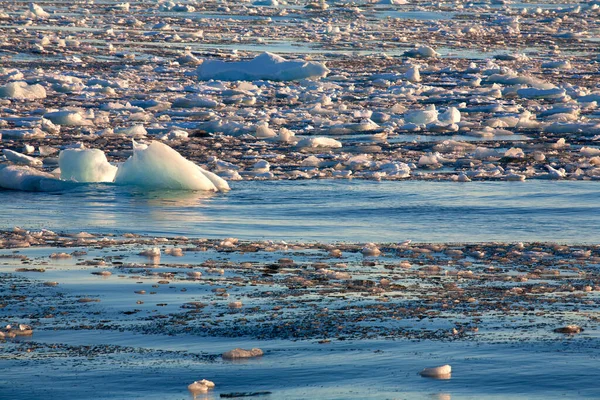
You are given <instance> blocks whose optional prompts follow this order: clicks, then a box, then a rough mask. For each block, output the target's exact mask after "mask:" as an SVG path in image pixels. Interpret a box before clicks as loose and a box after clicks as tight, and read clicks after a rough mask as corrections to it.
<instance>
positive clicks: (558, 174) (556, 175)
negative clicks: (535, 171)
mask: <svg viewBox="0 0 600 400" xmlns="http://www.w3.org/2000/svg"><path fill="white" fill-rule="evenodd" d="M546 169H547V170H548V175H549V176H550V178H551V179H562V178H564V177H566V176H567V173H566V171H565V170H564V169H563V168H559V169H556V168H553V167H552V166H550V165H546Z"/></svg>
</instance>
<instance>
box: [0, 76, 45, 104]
mask: <svg viewBox="0 0 600 400" xmlns="http://www.w3.org/2000/svg"><path fill="white" fill-rule="evenodd" d="M0 97H3V98H8V99H16V100H36V99H45V98H46V89H44V87H43V86H42V85H28V84H27V82H22V81H19V82H10V83H8V84H6V86H0Z"/></svg>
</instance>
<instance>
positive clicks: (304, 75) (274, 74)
mask: <svg viewBox="0 0 600 400" xmlns="http://www.w3.org/2000/svg"><path fill="white" fill-rule="evenodd" d="M197 72H198V79H200V80H209V79H218V80H222V81H251V80H271V81H296V80H300V79H309V78H317V79H318V78H323V77H325V76H327V74H328V73H329V69H328V68H327V67H326V66H325V64H323V63H320V62H315V61H304V60H286V59H285V58H283V57H281V56H278V55H276V54H273V53H269V52H265V53H262V54H260V55H259V56H257V57H255V58H254V59H252V60H250V61H234V62H225V61H221V60H207V61H205V62H204V63H202V65H200V66H199V67H198V70H197Z"/></svg>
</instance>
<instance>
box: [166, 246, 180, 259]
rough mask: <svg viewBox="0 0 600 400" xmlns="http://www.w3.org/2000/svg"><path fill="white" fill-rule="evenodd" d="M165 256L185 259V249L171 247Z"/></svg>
mask: <svg viewBox="0 0 600 400" xmlns="http://www.w3.org/2000/svg"><path fill="white" fill-rule="evenodd" d="M165 254H168V255H170V256H173V257H183V249H182V248H180V247H170V248H168V249H165Z"/></svg>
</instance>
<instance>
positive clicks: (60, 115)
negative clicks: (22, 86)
mask: <svg viewBox="0 0 600 400" xmlns="http://www.w3.org/2000/svg"><path fill="white" fill-rule="evenodd" d="M44 118H46V119H49V120H50V121H51V122H52V123H53V124H57V125H65V126H84V125H93V123H92V121H90V120H87V119H85V118H83V116H82V115H81V114H80V113H79V112H77V111H71V110H62V111H53V112H49V113H46V114H44Z"/></svg>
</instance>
